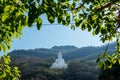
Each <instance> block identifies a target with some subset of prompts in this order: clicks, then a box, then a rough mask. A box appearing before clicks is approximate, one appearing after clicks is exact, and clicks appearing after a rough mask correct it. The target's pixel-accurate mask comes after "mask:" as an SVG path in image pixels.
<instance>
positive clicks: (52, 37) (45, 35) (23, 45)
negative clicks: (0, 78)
mask: <svg viewBox="0 0 120 80" xmlns="http://www.w3.org/2000/svg"><path fill="white" fill-rule="evenodd" d="M102 44H103V43H102V42H101V41H100V40H99V36H92V34H91V33H90V32H87V31H81V30H80V29H79V28H77V29H76V30H75V31H74V30H71V29H70V27H65V26H62V25H43V26H42V28H41V29H40V30H37V28H36V26H33V27H32V28H28V27H27V28H25V29H24V30H23V35H21V38H20V39H14V40H13V43H12V50H14V49H34V48H51V47H53V46H64V45H74V46H76V47H84V46H100V45H102Z"/></svg>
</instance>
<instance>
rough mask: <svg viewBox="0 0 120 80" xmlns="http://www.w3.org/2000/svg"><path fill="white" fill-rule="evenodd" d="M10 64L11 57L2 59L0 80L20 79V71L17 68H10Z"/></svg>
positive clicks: (0, 62)
mask: <svg viewBox="0 0 120 80" xmlns="http://www.w3.org/2000/svg"><path fill="white" fill-rule="evenodd" d="M10 62H11V60H10V56H7V55H4V56H3V57H1V58H0V80H17V79H18V78H19V77H20V71H19V70H18V68H17V67H13V68H12V67H10V66H9V65H10Z"/></svg>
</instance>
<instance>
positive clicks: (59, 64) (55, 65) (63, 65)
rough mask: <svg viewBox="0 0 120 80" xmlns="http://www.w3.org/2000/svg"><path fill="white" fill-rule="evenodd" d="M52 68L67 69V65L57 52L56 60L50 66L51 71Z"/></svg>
mask: <svg viewBox="0 0 120 80" xmlns="http://www.w3.org/2000/svg"><path fill="white" fill-rule="evenodd" d="M53 68H58V69H62V68H67V64H66V63H65V60H64V59H63V58H62V54H61V52H59V54H58V58H57V59H56V60H55V62H54V63H53V64H52V66H51V69H53Z"/></svg>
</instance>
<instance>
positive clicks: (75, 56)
mask: <svg viewBox="0 0 120 80" xmlns="http://www.w3.org/2000/svg"><path fill="white" fill-rule="evenodd" d="M106 46H107V45H103V46H101V47H82V48H77V47H75V46H54V47H52V48H51V49H44V48H40V49H29V50H14V51H12V52H10V53H9V55H10V56H11V60H12V63H11V66H18V67H19V69H20V71H21V78H20V80H95V79H96V78H97V77H98V73H99V70H98V69H97V65H96V63H95V60H96V58H97V56H98V54H100V53H103V52H104V51H105V49H106ZM115 46H116V44H115V43H111V44H110V45H109V47H108V50H107V51H108V52H109V53H112V52H115V51H116V49H115ZM59 51H61V52H62V54H63V57H64V58H65V59H66V63H67V64H68V68H67V69H50V66H51V65H52V63H53V62H54V61H55V58H56V56H57V53H58V52H59Z"/></svg>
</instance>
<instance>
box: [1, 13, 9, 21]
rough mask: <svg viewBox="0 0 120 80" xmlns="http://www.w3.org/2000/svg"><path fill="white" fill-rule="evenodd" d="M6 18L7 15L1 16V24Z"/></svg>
mask: <svg viewBox="0 0 120 80" xmlns="http://www.w3.org/2000/svg"><path fill="white" fill-rule="evenodd" d="M7 18H8V16H7V14H3V16H2V22H4V21H5V20H6V19H7Z"/></svg>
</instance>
